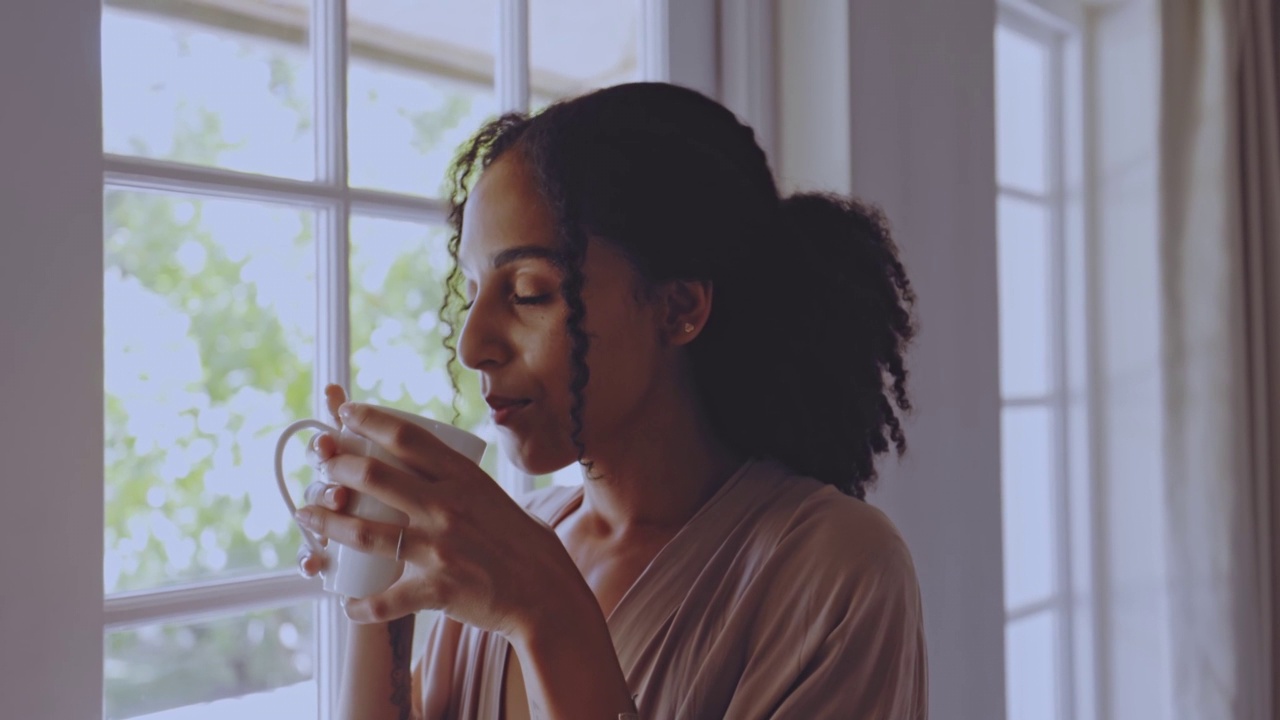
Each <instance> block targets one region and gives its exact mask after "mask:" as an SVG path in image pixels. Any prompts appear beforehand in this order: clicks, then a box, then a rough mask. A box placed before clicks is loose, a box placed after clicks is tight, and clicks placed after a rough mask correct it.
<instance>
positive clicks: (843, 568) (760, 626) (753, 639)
mask: <svg viewBox="0 0 1280 720" xmlns="http://www.w3.org/2000/svg"><path fill="white" fill-rule="evenodd" d="M581 500H582V488H581V487H551V488H547V489H545V490H540V491H537V492H535V493H533V494H531V495H530V496H528V497H527V498H525V500H524V503H523V504H524V506H525V508H526V509H527V510H528V511H529V512H530V513H531V514H533V515H534V516H535V517H538V518H540V519H542V520H544V521H545V522H547V523H548V524H549V525H551V526H552V527H554V526H555V525H556V523H558V522H559V521H560V520H561V519H562V518H564V517H565V516H566V515H568V514H569V512H571V511H572V510H574V509H575V508H576V507H577V505H578V504H579V503H580V502H581ZM608 626H609V630H610V632H611V634H612V635H613V642H614V647H615V648H616V650H617V652H618V661H619V663H620V664H621V666H622V671H623V673H624V674H625V676H626V678H627V683H628V686H629V687H630V688H631V690H632V692H633V693H634V694H635V697H636V702H637V705H638V708H639V710H640V717H641V718H645V719H646V720H649V719H658V718H661V719H667V718H670V719H672V720H684V719H689V720H704V719H706V718H797V719H800V718H803V719H805V720H813V719H815V718H857V719H858V720H923V719H924V718H925V717H926V716H927V709H926V707H927V692H926V686H927V669H926V663H925V642H924V624H923V618H922V615H921V605H920V591H919V587H918V585H917V582H916V575H915V568H914V567H913V565H912V562H911V556H910V554H909V553H908V552H907V548H906V545H905V544H904V543H903V540H902V537H901V536H900V535H899V534H898V531H897V530H896V528H894V526H893V524H892V523H891V522H890V521H889V519H888V518H887V517H886V516H885V515H884V513H882V512H881V511H880V510H878V509H876V508H874V507H872V506H870V505H868V504H866V503H864V502H862V501H860V500H856V499H854V498H851V497H849V496H847V495H843V494H841V493H840V492H839V491H837V490H836V489H835V488H833V487H831V486H829V485H825V484H822V483H820V482H818V481H816V480H813V479H811V478H805V477H799V476H795V475H793V474H791V473H790V472H788V471H787V470H786V469H785V468H784V467H783V466H781V465H779V464H777V463H773V462H770V461H750V462H748V463H746V464H745V465H744V466H743V467H742V468H741V469H739V470H738V471H737V472H736V473H735V474H734V475H733V477H731V478H730V479H729V480H728V481H727V482H726V483H725V484H724V486H723V487H721V488H720V489H719V490H718V491H717V492H716V494H715V495H714V496H712V498H711V499H710V500H709V501H707V503H706V504H705V505H704V506H703V507H702V508H701V509H699V511H698V512H697V513H696V514H695V515H694V516H693V517H692V518H691V519H690V520H689V522H688V524H687V525H685V527H684V528H683V529H681V530H680V532H678V533H677V534H676V535H675V537H673V538H672V539H671V540H670V542H668V543H667V545H666V546H665V547H663V549H662V550H661V551H660V552H659V553H658V554H657V555H656V556H655V557H654V559H653V561H652V562H650V564H649V566H648V567H647V568H646V569H645V570H644V572H643V573H641V575H640V577H639V578H638V579H637V580H636V582H635V584H634V585H632V586H631V588H630V589H629V590H628V591H627V593H626V594H625V595H624V596H623V597H622V599H621V600H620V601H619V602H618V605H617V607H616V608H615V609H614V610H613V612H612V613H611V614H610V615H609V618H608ZM507 650H508V643H507V641H506V640H505V639H504V638H502V637H501V636H498V635H494V634H492V633H489V632H486V631H481V630H477V629H476V628H474V627H471V626H465V625H462V624H460V623H458V622H455V621H453V620H449V619H447V618H444V617H443V616H441V618H440V620H438V621H437V622H436V624H435V625H434V626H433V627H432V629H431V632H430V635H429V640H428V642H427V644H426V648H425V650H424V655H423V658H422V662H423V663H424V664H423V665H422V666H421V668H420V669H421V671H422V672H423V675H422V690H423V694H422V697H421V698H420V699H421V701H422V703H423V704H422V717H423V718H424V720H443V719H444V718H450V719H453V718H458V719H461V720H481V719H484V720H488V719H490V718H496V717H498V708H499V701H500V697H501V693H502V686H503V677H504V672H505V669H506V667H505V666H506V659H507Z"/></svg>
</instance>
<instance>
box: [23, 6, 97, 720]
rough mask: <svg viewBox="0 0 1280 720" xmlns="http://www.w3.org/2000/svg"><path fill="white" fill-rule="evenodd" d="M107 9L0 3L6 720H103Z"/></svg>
mask: <svg viewBox="0 0 1280 720" xmlns="http://www.w3.org/2000/svg"><path fill="white" fill-rule="evenodd" d="M100 5H101V0H57V2H29V3H21V2H16V3H15V2H3V3H0V68H3V69H4V70H3V72H0V98H4V100H3V101H0V218H3V219H4V222H3V229H4V232H5V233H6V234H5V235H4V237H3V239H2V240H0V247H3V256H0V308H2V310H0V488H3V497H2V498H0V716H3V717H5V718H15V719H16V718H22V719H23V720H87V719H90V718H100V717H101V716H102V708H101V703H102V673H101V667H102V665H101V663H102V533H101V532H86V528H100V527H101V526H102V493H103V482H102V434H103V429H102V417H103V416H102V356H101V353H86V352H84V348H85V346H86V344H88V345H90V346H93V347H101V346H102V303H101V296H102V252H103V251H102V176H101V163H102V161H101V157H102V130H101V127H100V117H101V108H100V106H101V102H100V100H99V97H100V94H99V93H100V89H99V85H100V80H99V69H98V67H99V57H98V56H99V30H98V23H99V13H100ZM69 442H73V443H74V452H68V447H69V445H68V443H69ZM72 536H74V537H75V538H76V541H75V542H69V541H68V538H69V537H72Z"/></svg>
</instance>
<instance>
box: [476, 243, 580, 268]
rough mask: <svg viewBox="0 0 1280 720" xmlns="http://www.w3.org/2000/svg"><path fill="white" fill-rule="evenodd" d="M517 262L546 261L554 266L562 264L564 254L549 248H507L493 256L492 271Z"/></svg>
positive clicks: (522, 246)
mask: <svg viewBox="0 0 1280 720" xmlns="http://www.w3.org/2000/svg"><path fill="white" fill-rule="evenodd" d="M519 260H546V261H547V262H550V263H552V264H555V265H560V264H562V263H563V262H564V254H563V253H560V252H558V251H556V250H552V249H551V248H547V247H541V246H538V245H521V246H519V247H513V248H507V249H506V250H503V251H502V252H500V253H498V254H497V255H494V256H493V269H494V270H497V269H498V268H500V267H502V266H503V265H510V264H511V263H513V262H517V261H519Z"/></svg>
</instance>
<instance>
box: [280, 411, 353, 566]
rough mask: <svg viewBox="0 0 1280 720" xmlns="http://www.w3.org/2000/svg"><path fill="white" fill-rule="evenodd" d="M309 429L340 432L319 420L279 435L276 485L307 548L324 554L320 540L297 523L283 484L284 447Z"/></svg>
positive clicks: (291, 501)
mask: <svg viewBox="0 0 1280 720" xmlns="http://www.w3.org/2000/svg"><path fill="white" fill-rule="evenodd" d="M307 428H311V429H312V430H316V431H319V432H331V433H333V434H335V435H337V434H339V433H340V432H342V431H341V430H338V429H337V428H335V427H332V426H330V425H326V424H325V423H322V422H320V421H319V420H299V421H298V422H296V423H293V424H292V425H290V426H289V427H287V428H285V429H284V431H283V432H281V433H280V439H279V440H278V441H276V484H277V485H278V486H279V487H280V497H282V498H284V504H285V505H288V506H289V513H290V515H292V516H293V517H294V523H296V524H297V526H298V529H299V530H301V531H302V537H303V539H304V540H306V541H307V547H309V548H311V550H312V551H313V552H315V553H317V554H323V553H324V546H323V545H321V544H320V538H318V537H316V536H315V534H313V533H312V532H311V531H310V530H308V529H306V528H305V527H303V526H302V523H300V522H298V521H297V515H298V507H297V506H296V505H294V504H293V498H291V497H289V487H288V486H287V485H285V482H284V446H285V445H286V444H288V442H289V438H291V437H293V436H294V434H295V433H297V432H298V431H299V430H305V429H307Z"/></svg>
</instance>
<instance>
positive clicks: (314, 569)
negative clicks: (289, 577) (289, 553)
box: [298, 547, 328, 578]
mask: <svg viewBox="0 0 1280 720" xmlns="http://www.w3.org/2000/svg"><path fill="white" fill-rule="evenodd" d="M326 565H328V558H326V557H325V556H324V555H318V554H316V553H313V552H311V550H310V549H308V548H307V547H302V548H299V549H298V572H300V573H302V575H303V577H308V578H313V577H315V576H316V575H319V574H320V573H322V572H324V569H325V566H326Z"/></svg>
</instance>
